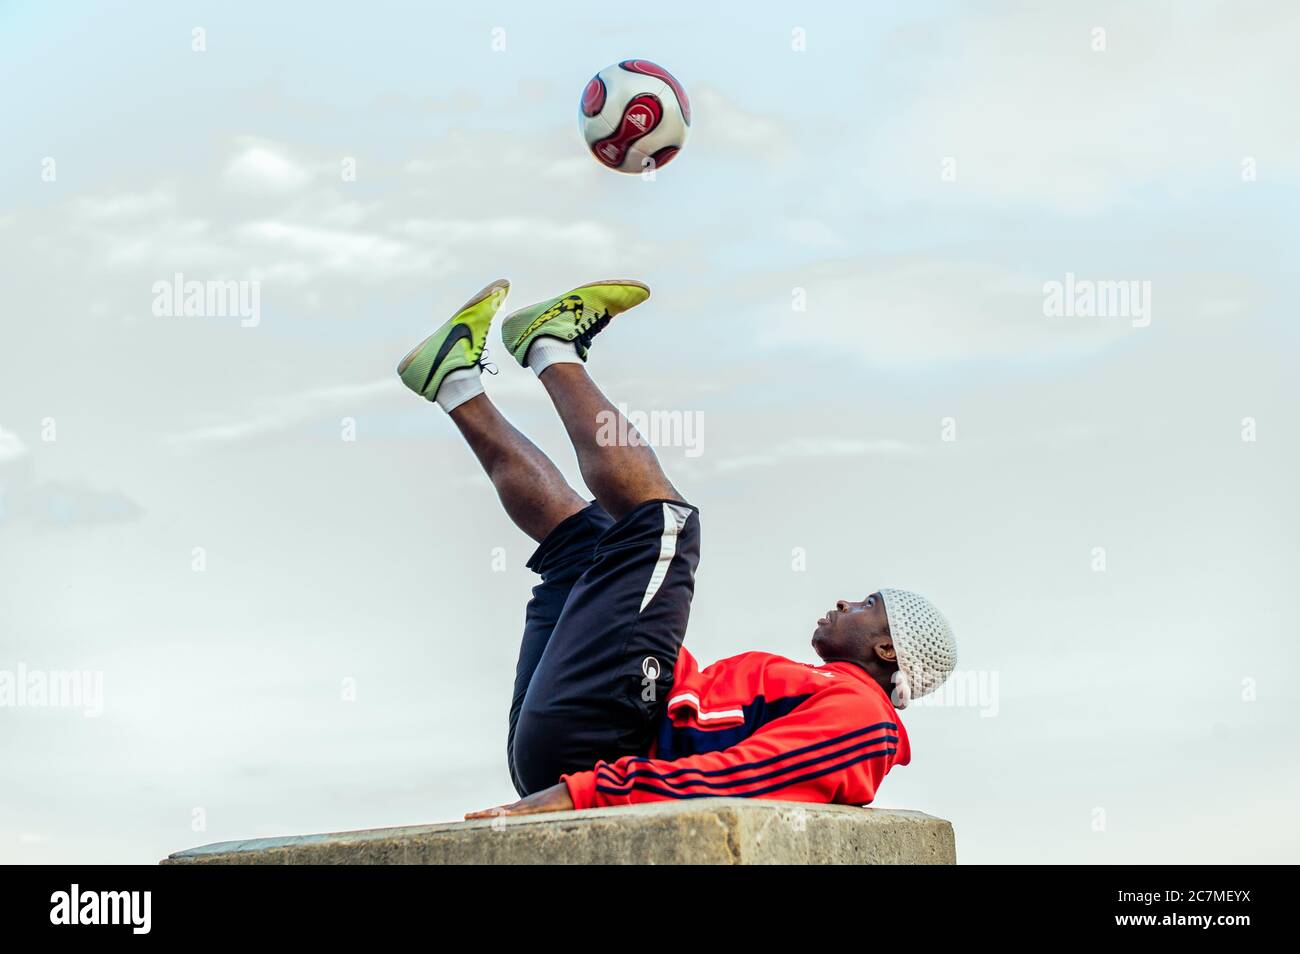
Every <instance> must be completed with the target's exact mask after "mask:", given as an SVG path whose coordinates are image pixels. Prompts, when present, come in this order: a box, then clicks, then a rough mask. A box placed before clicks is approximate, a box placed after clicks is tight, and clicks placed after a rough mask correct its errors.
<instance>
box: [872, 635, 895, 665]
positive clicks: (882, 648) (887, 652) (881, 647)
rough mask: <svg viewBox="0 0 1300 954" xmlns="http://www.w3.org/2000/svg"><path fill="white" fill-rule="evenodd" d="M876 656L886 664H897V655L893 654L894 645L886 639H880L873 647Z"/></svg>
mask: <svg viewBox="0 0 1300 954" xmlns="http://www.w3.org/2000/svg"><path fill="white" fill-rule="evenodd" d="M874 648H875V650H876V655H877V656H879V657H880V658H881V659H883V660H884V661H885V662H887V663H896V662H898V653H896V652H894V644H893V643H892V642H890V641H889V640H888V639H882V640H881V641H880V642H878V643H876V645H875V647H874Z"/></svg>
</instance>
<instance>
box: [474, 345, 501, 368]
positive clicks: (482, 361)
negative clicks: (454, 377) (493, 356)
mask: <svg viewBox="0 0 1300 954" xmlns="http://www.w3.org/2000/svg"><path fill="white" fill-rule="evenodd" d="M487 353H488V349H487V345H484V346H483V350H482V351H481V352H479V356H478V366H479V370H480V371H486V372H487V373H488V374H496V373H497V372H498V371H500V370H501V369H500V368H498V367H497V366H496V365H495V364H493V363H492V362H491V361H489V360H488V359H487Z"/></svg>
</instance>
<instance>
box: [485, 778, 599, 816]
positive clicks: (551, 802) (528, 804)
mask: <svg viewBox="0 0 1300 954" xmlns="http://www.w3.org/2000/svg"><path fill="white" fill-rule="evenodd" d="M572 808H573V799H571V798H570V797H569V786H567V785H565V784H564V783H563V782H560V783H559V784H558V785H552V786H551V787H550V788H544V789H542V790H541V791H540V792H533V794H531V795H529V796H528V797H527V798H521V799H520V800H519V801H517V802H512V803H510V804H509V805H498V806H497V807H496V808H485V809H483V810H482V811H479V812H470V813H468V814H467V815H466V816H465V820H466V821H471V820H473V819H475V818H495V817H496V816H497V815H535V814H537V813H538V812H567V811H569V810H571V809H572Z"/></svg>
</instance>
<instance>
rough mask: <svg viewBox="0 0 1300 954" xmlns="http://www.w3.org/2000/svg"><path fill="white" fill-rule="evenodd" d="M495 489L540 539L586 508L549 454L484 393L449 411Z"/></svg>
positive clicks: (507, 508)
mask: <svg viewBox="0 0 1300 954" xmlns="http://www.w3.org/2000/svg"><path fill="white" fill-rule="evenodd" d="M450 416H451V419H452V421H454V422H455V424H456V426H457V427H458V428H459V429H460V432H461V434H462V435H463V436H464V438H465V441H466V443H468V444H469V446H470V449H471V450H473V451H474V456H476V457H477V458H478V460H479V463H480V464H482V465H483V470H484V471H485V472H486V473H487V475H488V478H489V479H490V480H491V481H492V486H493V487H495V488H496V492H497V496H498V497H500V498H501V505H502V506H503V507H504V508H505V511H506V514H507V515H508V516H509V517H510V519H511V520H513V521H514V522H515V526H517V527H518V528H519V529H520V530H522V531H523V532H524V533H526V534H528V535H529V536H530V537H532V538H533V539H534V540H536V541H537V542H539V543H540V542H541V541H542V540H544V539H546V537H547V535H548V534H549V533H550V532H551V531H552V530H554V529H555V528H556V527H558V526H559V525H560V524H561V523H563V522H564V521H565V520H566V519H568V518H569V517H571V516H573V515H574V514H575V513H577V512H578V511H580V510H583V509H585V508H586V506H587V501H585V500H583V499H582V498H581V497H579V496H578V494H577V493H576V492H575V491H574V489H573V488H572V487H570V486H569V485H568V483H567V482H566V481H565V479H564V477H563V476H562V475H561V474H560V472H559V470H558V469H557V468H556V466H555V465H554V464H553V463H551V460H550V458H549V457H547V456H546V455H545V454H543V453H542V452H541V450H539V449H538V447H537V445H536V444H534V443H533V442H532V441H530V440H529V439H528V438H527V437H525V436H524V435H523V434H521V433H520V432H519V431H518V430H517V429H516V428H515V426H514V425H513V424H511V423H510V422H509V421H507V420H506V419H505V418H504V417H502V416H501V412H500V411H498V410H497V409H496V406H495V405H493V403H492V402H491V401H490V400H489V399H488V397H487V395H486V394H480V395H478V396H476V397H473V398H470V399H469V400H468V401H466V402H465V403H464V404H461V405H459V406H457V407H455V408H453V409H452V410H451V412H450Z"/></svg>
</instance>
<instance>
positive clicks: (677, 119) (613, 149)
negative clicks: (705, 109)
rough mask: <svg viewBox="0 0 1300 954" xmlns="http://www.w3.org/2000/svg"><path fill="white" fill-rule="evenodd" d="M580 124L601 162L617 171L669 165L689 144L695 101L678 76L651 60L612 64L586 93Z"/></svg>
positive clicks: (591, 148) (579, 109)
mask: <svg viewBox="0 0 1300 954" xmlns="http://www.w3.org/2000/svg"><path fill="white" fill-rule="evenodd" d="M578 126H579V128H580V129H581V130H582V138H583V139H585V140H586V141H587V148H588V149H590V150H591V154H592V155H593V156H595V157H596V161H597V162H599V163H600V164H601V165H603V166H605V167H606V168H607V169H613V170H615V171H616V172H645V171H647V170H649V171H653V170H655V169H658V168H660V167H661V166H666V165H667V164H668V163H670V162H671V161H672V160H673V157H674V156H676V155H677V153H678V152H679V151H680V150H681V148H682V146H684V145H686V134H687V133H688V132H690V128H691V104H690V101H689V100H688V99H687V98H686V90H684V89H682V84H681V83H679V82H677V79H676V77H674V76H673V74H672V73H669V72H668V71H667V70H666V69H664V68H663V67H662V66H657V65H656V64H654V63H651V62H650V61H649V60H624V61H623V62H621V63H615V64H614V65H613V66H607V67H605V68H604V69H603V70H601V71H600V72H599V73H597V74H596V75H595V76H593V77H592V78H591V81H590V82H589V83H588V84H587V88H586V89H585V90H583V91H582V103H581V104H580V105H579V107H578Z"/></svg>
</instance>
